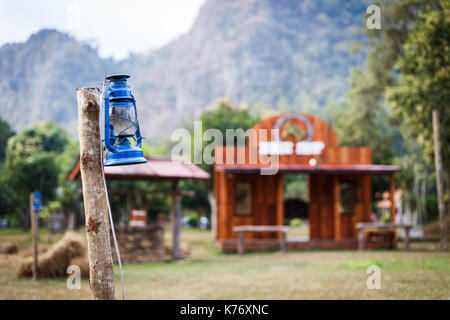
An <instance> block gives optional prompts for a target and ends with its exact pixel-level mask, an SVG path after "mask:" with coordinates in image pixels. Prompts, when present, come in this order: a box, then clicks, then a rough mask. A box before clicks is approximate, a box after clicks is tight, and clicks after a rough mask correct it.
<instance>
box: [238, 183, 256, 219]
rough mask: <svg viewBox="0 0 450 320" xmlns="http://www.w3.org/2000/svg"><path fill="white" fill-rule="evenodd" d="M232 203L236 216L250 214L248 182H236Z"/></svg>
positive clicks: (250, 192) (250, 189)
mask: <svg viewBox="0 0 450 320" xmlns="http://www.w3.org/2000/svg"><path fill="white" fill-rule="evenodd" d="M234 203H235V208H236V215H237V216H248V215H251V214H252V187H251V184H250V183H249V182H237V183H236V185H235V196H234Z"/></svg>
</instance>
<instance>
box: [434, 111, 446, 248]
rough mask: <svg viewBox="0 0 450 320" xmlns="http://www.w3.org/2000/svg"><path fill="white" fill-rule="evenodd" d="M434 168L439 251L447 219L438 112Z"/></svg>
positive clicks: (435, 128)
mask: <svg viewBox="0 0 450 320" xmlns="http://www.w3.org/2000/svg"><path fill="white" fill-rule="evenodd" d="M433 140H434V167H435V170H436V189H437V196H438V210H439V224H440V234H441V250H443V251H445V250H447V221H446V220H447V219H446V216H445V208H444V186H443V179H442V160H441V141H440V139H439V111H437V110H433Z"/></svg>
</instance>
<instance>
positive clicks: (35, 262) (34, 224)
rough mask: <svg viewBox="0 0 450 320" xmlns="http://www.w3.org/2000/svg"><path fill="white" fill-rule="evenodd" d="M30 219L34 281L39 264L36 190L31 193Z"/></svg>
mask: <svg viewBox="0 0 450 320" xmlns="http://www.w3.org/2000/svg"><path fill="white" fill-rule="evenodd" d="M30 221H31V241H32V243H33V265H32V267H31V271H32V273H33V281H36V278H37V266H38V240H39V236H38V231H39V229H38V219H37V215H36V212H35V211H34V192H31V193H30Z"/></svg>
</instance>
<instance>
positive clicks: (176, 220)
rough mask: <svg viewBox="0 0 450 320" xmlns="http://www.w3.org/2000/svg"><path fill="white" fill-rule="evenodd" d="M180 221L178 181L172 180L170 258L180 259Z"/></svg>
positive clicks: (181, 256)
mask: <svg viewBox="0 0 450 320" xmlns="http://www.w3.org/2000/svg"><path fill="white" fill-rule="evenodd" d="M180 221H181V194H180V190H179V188H178V180H172V223H173V230H172V232H173V236H172V242H173V245H172V258H173V259H174V260H177V259H182V258H183V255H182V254H181V248H180Z"/></svg>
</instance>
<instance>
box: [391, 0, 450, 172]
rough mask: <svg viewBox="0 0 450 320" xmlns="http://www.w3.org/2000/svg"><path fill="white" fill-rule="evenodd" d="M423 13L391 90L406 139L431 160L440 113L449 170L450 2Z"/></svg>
mask: <svg viewBox="0 0 450 320" xmlns="http://www.w3.org/2000/svg"><path fill="white" fill-rule="evenodd" d="M441 5H442V6H441V7H439V8H437V9H435V10H433V11H431V12H423V13H421V14H420V15H419V18H418V20H417V21H416V23H415V24H414V27H413V29H412V30H411V32H410V34H409V37H408V40H407V42H406V43H405V44H404V52H405V54H404V56H402V57H401V58H400V59H399V60H398V64H397V67H398V68H397V70H398V71H399V73H400V77H399V80H398V81H397V84H396V85H393V86H391V87H390V89H389V90H388V97H389V99H390V101H391V102H392V106H393V109H394V111H395V113H396V116H398V117H400V118H402V119H403V123H404V126H403V129H404V132H405V134H406V135H408V136H413V137H414V138H416V139H417V141H418V142H419V143H420V144H421V145H422V147H423V151H424V152H425V154H426V155H427V157H428V159H429V160H432V156H433V128H432V121H431V117H432V116H431V114H432V111H433V110H439V111H440V118H441V122H442V123H441V132H440V136H441V143H442V146H443V148H442V156H443V164H444V167H445V169H446V170H447V171H448V170H449V169H450V149H449V148H448V147H446V146H448V145H449V142H450V130H449V127H450V63H449V62H450V46H449V41H450V1H448V0H446V1H442V3H441Z"/></svg>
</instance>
